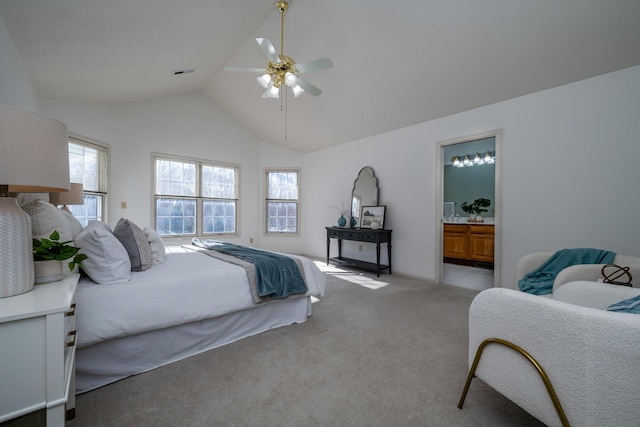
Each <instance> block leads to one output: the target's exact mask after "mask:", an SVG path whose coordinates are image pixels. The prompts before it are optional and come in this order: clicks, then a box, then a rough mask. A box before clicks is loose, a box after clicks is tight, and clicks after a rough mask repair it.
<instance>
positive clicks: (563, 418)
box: [458, 338, 569, 427]
mask: <svg viewBox="0 0 640 427" xmlns="http://www.w3.org/2000/svg"><path fill="white" fill-rule="evenodd" d="M492 343H493V344H501V345H504V346H505V347H508V348H510V349H512V350H515V351H516V352H518V353H520V354H521V355H522V356H524V357H525V358H526V359H527V360H528V361H529V362H531V364H532V365H533V366H534V367H535V368H536V370H537V371H538V374H539V375H540V378H541V379H542V382H543V383H544V386H545V387H546V388H547V392H548V393H549V397H550V398H551V401H552V402H553V406H554V407H555V408H556V412H557V413H558V417H560V421H561V422H562V425H563V426H565V427H569V420H567V416H566V415H565V413H564V410H563V409H562V405H561V404H560V400H558V396H557V395H556V392H555V391H554V390H553V386H552V385H551V381H550V380H549V377H548V376H547V373H546V372H545V371H544V369H542V366H540V364H539V363H538V362H537V361H536V359H534V358H533V357H532V356H531V355H530V354H529V353H527V352H526V351H525V350H524V349H522V348H521V347H518V346H517V345H515V344H514V343H512V342H509V341H506V340H503V339H500V338H488V339H486V340H484V341H483V342H482V343H481V344H480V346H479V347H478V351H476V356H475V357H474V359H473V363H472V364H471V369H470V370H469V375H467V381H466V383H465V384H464V389H463V390H462V396H460V401H459V402H458V408H460V409H462V405H463V404H464V400H465V398H466V397H467V392H468V391H469V386H470V385H471V380H472V379H473V378H474V377H475V374H476V368H477V367H478V363H480V357H481V356H482V352H483V351H484V348H485V347H486V346H487V345H489V344H492Z"/></svg>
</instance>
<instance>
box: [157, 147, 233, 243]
mask: <svg viewBox="0 0 640 427" xmlns="http://www.w3.org/2000/svg"><path fill="white" fill-rule="evenodd" d="M153 163H154V181H155V182H154V198H155V218H156V224H155V225H156V230H157V231H158V233H159V234H161V235H165V236H166V235H173V236H184V235H203V234H237V226H236V224H237V221H238V216H237V212H238V175H239V170H240V169H239V167H238V166H234V165H226V164H220V163H215V162H210V161H206V160H195V159H187V158H182V157H174V156H168V155H164V154H154V156H153Z"/></svg>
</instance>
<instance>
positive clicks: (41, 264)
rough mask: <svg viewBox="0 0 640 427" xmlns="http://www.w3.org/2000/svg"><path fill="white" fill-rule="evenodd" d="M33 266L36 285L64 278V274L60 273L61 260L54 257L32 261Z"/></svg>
mask: <svg viewBox="0 0 640 427" xmlns="http://www.w3.org/2000/svg"><path fill="white" fill-rule="evenodd" d="M33 266H34V271H35V283H36V285H41V284H43V283H53V282H59V281H60V280H62V279H63V278H64V275H63V274H62V261H57V260H55V259H53V260H48V261H34V262H33Z"/></svg>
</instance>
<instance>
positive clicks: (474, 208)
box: [460, 198, 491, 215]
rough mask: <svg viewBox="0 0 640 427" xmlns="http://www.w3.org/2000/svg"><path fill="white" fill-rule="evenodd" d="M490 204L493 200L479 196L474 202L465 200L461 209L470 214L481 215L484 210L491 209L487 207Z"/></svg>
mask: <svg viewBox="0 0 640 427" xmlns="http://www.w3.org/2000/svg"><path fill="white" fill-rule="evenodd" d="M489 206H491V200H489V199H484V198H479V199H475V200H474V201H473V203H469V202H463V203H462V204H461V205H460V209H462V210H463V211H465V212H466V213H469V214H473V215H480V214H481V213H483V212H488V211H489V210H488V209H486V208H488V207H489Z"/></svg>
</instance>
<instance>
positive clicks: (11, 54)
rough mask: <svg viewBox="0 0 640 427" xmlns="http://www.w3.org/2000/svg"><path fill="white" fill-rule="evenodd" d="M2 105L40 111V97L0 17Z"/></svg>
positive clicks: (0, 99)
mask: <svg viewBox="0 0 640 427" xmlns="http://www.w3.org/2000/svg"><path fill="white" fill-rule="evenodd" d="M0 76H1V77H2V78H0V104H4V105H13V106H16V107H20V108H23V109H25V110H31V111H38V97H37V95H36V91H35V90H34V88H33V86H32V84H31V80H29V77H28V75H27V71H26V69H25V68H24V64H23V63H22V59H20V55H19V54H18V50H17V49H16V47H15V45H14V44H13V40H11V36H10V35H9V31H8V30H7V27H6V26H5V23H4V20H3V19H2V17H1V16H0Z"/></svg>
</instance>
